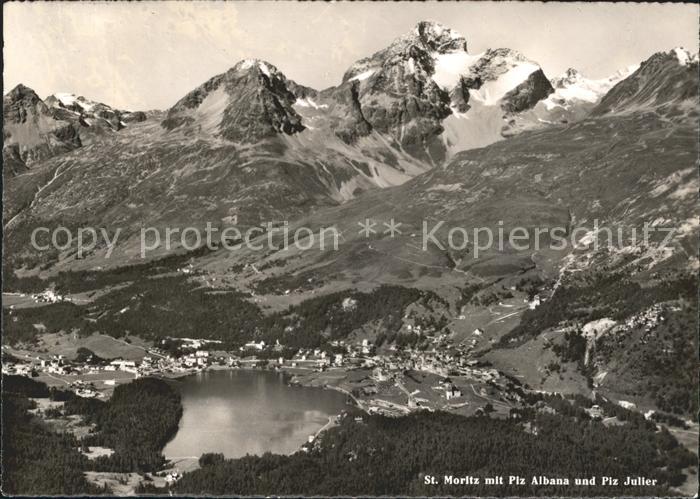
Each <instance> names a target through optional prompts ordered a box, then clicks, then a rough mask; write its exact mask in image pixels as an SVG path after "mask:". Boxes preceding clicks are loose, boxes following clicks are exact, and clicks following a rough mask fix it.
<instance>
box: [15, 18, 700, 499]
mask: <svg viewBox="0 0 700 499" xmlns="http://www.w3.org/2000/svg"><path fill="white" fill-rule="evenodd" d="M697 101H698V57H697V54H695V55H693V54H690V53H689V52H687V51H685V50H683V49H678V48H677V49H672V50H669V51H666V52H658V53H655V54H653V55H651V56H650V57H649V58H647V59H646V60H643V61H639V64H634V65H632V66H629V67H626V68H622V69H621V70H620V71H619V72H617V73H615V74H613V75H611V76H609V77H606V78H597V79H589V78H586V77H584V76H583V75H582V74H581V73H579V72H578V71H577V70H575V69H569V70H567V71H566V73H565V74H564V75H561V76H559V77H553V76H551V75H547V74H545V71H544V69H543V67H542V66H540V64H538V63H537V62H536V61H534V60H532V59H530V58H529V57H526V56H525V55H523V54H521V53H520V52H518V51H516V50H513V49H509V48H488V49H485V50H483V51H480V52H478V53H473V52H471V51H470V50H469V47H468V43H467V39H466V38H465V37H464V36H462V35H461V34H459V33H457V32H456V31H454V30H451V29H450V28H448V27H446V26H443V25H441V24H439V23H436V22H431V21H421V22H418V23H417V24H416V25H415V26H414V27H413V28H412V29H410V30H409V31H407V32H406V33H405V34H404V35H402V36H400V37H398V38H396V39H395V40H393V41H387V45H386V46H385V48H382V49H380V50H378V51H376V52H375V53H373V54H371V55H369V56H367V57H364V58H361V59H359V60H357V61H356V62H354V63H353V64H351V65H350V67H349V68H348V69H347V70H346V72H345V73H344V75H343V76H342V79H341V81H340V83H339V84H337V85H335V86H332V87H329V88H326V89H320V90H316V89H313V88H310V87H306V86H304V85H302V84H300V83H298V82H296V81H294V80H292V79H290V78H288V77H287V76H285V74H283V73H282V71H281V70H280V69H278V68H277V67H276V66H274V65H273V64H271V63H269V62H267V61H264V60H262V59H255V58H251V59H243V60H241V61H239V62H237V63H235V64H234V65H233V66H231V67H230V68H229V69H227V70H226V71H224V72H222V73H220V74H218V75H215V76H213V77H211V78H209V79H208V80H207V81H205V82H204V83H202V84H201V85H199V86H198V87H196V88H194V89H193V90H191V91H190V92H188V93H187V94H186V95H184V96H182V97H181V98H180V99H179V100H178V101H177V102H176V103H175V104H174V105H173V106H172V107H170V108H169V109H167V110H164V111H147V112H145V111H144V112H140V111H126V110H118V109H115V108H113V107H111V106H109V105H107V104H104V103H99V102H95V101H92V100H90V99H88V98H86V97H82V96H75V95H73V94H68V93H58V94H53V95H51V96H49V97H47V98H45V99H41V98H40V97H39V96H38V95H37V94H36V93H35V92H34V91H33V90H32V89H31V88H29V87H27V86H24V85H19V86H17V87H16V88H14V89H13V90H11V91H10V92H8V93H7V94H6V95H5V96H4V98H3V104H4V106H3V115H4V121H5V124H4V143H3V164H4V167H3V227H4V242H5V245H4V248H5V252H4V254H3V276H4V279H3V333H4V334H3V344H2V356H3V361H2V366H3V420H4V421H9V422H10V423H4V424H10V425H14V426H11V428H13V429H14V428H18V429H17V430H13V431H12V433H13V435H12V436H10V437H5V436H4V437H3V447H4V448H7V447H8V446H9V448H10V449H11V451H12V454H11V459H12V462H11V463H10V465H8V466H10V467H13V470H15V472H14V476H13V478H12V479H11V480H10V481H9V482H6V481H3V486H4V487H5V489H4V490H7V491H9V492H10V493H32V494H33V493H37V494H69V495H70V494H75V493H84V494H91V495H94V494H110V493H112V494H117V493H118V494H166V493H170V494H184V495H188V494H203V493H207V494H215V495H222V494H232V493H235V494H240V495H249V494H254V495H280V494H282V495H300V494H301V495H303V494H307V495H308V494H312V495H328V494H330V495H337V492H338V491H341V490H342V491H343V494H345V495H418V496H426V495H463V494H474V495H496V496H512V495H521V494H528V495H543V494H544V495H572V494H573V495H581V496H596V495H610V494H613V495H631V496H650V495H675V494H681V495H692V491H693V489H694V488H697V476H698V466H697V455H696V454H697V438H698V424H697V421H695V419H696V415H697V412H698V399H697V390H696V389H694V387H695V388H697V386H698V382H699V380H698V372H699V371H698V362H697V325H698V324H697V322H698V301H697V297H698V276H697V273H698V269H699V268H700V262H699V260H698V249H699V246H698V234H699V232H700V220H699V218H698V210H697V208H698V204H697V201H698V199H697V197H698V190H699V189H700V182H698V177H697V157H698V143H697V136H698V130H699V129H700V125H699V116H700V115H699V114H698V109H697ZM211 227H214V228H215V229H216V230H215V236H214V237H213V239H212V240H209V238H207V239H206V241H205V240H203V239H202V238H201V234H202V233H203V232H204V231H208V230H209V229H211ZM37 228H40V230H42V231H43V234H44V235H48V237H44V239H42V243H46V246H44V247H43V249H42V248H41V247H38V246H37V244H36V234H37ZM84 228H92V229H93V230H95V233H96V234H98V233H99V234H101V235H102V236H103V237H102V238H101V239H99V240H98V241H95V242H94V244H92V245H91V246H90V247H89V248H87V249H86V248H84V247H82V246H79V244H80V243H79V240H75V239H74V238H73V239H72V240H70V241H68V242H65V241H60V243H61V244H58V243H57V241H55V240H54V241H52V240H51V235H53V234H55V233H56V232H55V231H56V230H57V229H59V230H62V231H64V233H68V234H73V233H78V232H79V231H80V230H81V229H84ZM205 228H206V229H205ZM227 229H228V231H229V232H228V234H229V236H226V230H227ZM147 230H150V231H152V232H151V234H154V233H155V234H158V237H159V238H160V234H167V235H166V236H164V239H163V240H161V241H160V242H161V243H163V244H154V245H153V246H152V247H151V246H149V249H148V251H145V249H144V232H145V231H147ZM324 231H330V232H327V234H330V235H329V236H328V240H329V241H331V242H334V243H335V245H333V244H330V243H329V244H328V246H324V245H321V246H319V245H317V244H314V243H317V242H318V241H317V240H316V239H315V238H316V235H317V234H319V239H320V240H321V241H323V242H324V243H325V242H326V240H325V239H324V237H325V236H323V235H322V234H324ZM171 232H172V233H173V234H175V236H174V237H171ZM186 234H188V235H186ZM207 234H208V232H207ZM222 234H223V235H222ZM230 234H236V236H235V237H233V236H230ZM242 234H245V236H243V235H242ZM289 234H293V236H292V237H291V239H292V240H293V244H288V243H289V240H290V237H289ZM300 234H301V236H300ZM171 242H172V244H170V243H171ZM50 243H52V244H50ZM63 243H65V244H63ZM166 243H167V244H166ZM232 246H235V249H232ZM271 380H272V381H271ZM210 382H211V383H210ZM229 382H230V384H231V386H234V385H235V386H236V387H237V388H236V393H235V394H234V393H229V392H227V391H226V390H227V388H226V387H227V386H228V383H229ZM208 383H210V384H208ZM248 388H251V389H252V388H256V389H258V392H255V393H252V394H251V393H248V392H246V390H247V389H248ZM316 389H326V390H329V391H333V392H332V393H331V392H328V393H325V392H324V393H323V397H321V396H319V398H323V400H325V401H327V403H325V402H324V404H321V405H323V407H321V408H320V409H319V408H318V407H317V406H315V405H314V402H313V401H312V400H311V399H309V400H306V398H304V400H305V402H304V403H303V404H302V403H300V405H299V407H298V408H295V407H296V406H294V399H293V397H292V396H291V395H289V394H290V393H299V394H302V393H303V394H313V393H319V392H318V391H316V392H315V391H314V390H316ZM183 390H184V391H183ZM268 390H269V391H270V392H274V393H275V394H276V395H275V396H276V397H278V399H279V402H278V404H280V405H278V406H275V405H274V404H272V403H270V404H268V405H266V404H265V403H261V404H260V406H259V407H262V408H263V409H260V410H261V411H267V412H265V415H266V418H267V419H265V418H262V419H263V420H264V421H266V424H268V425H270V426H269V431H267V432H266V433H265V432H263V431H262V430H260V432H261V433H260V434H259V435H258V437H257V438H254V439H252V440H251V439H250V438H247V437H246V433H249V432H250V431H254V430H245V429H244V430H241V429H240V428H236V430H237V431H238V430H241V431H238V433H236V432H233V433H232V432H231V431H230V426H232V425H234V426H235V425H236V424H237V422H240V421H248V420H254V419H255V414H254V413H253V412H250V411H251V410H252V409H251V407H258V406H257V405H256V404H257V402H256V401H257V400H259V398H260V397H264V395H265V393H267V392H268ZM295 390H297V391H296V392H295ZM336 392H337V393H336ZM246 393H248V394H247V395H246V396H247V397H249V398H243V399H241V400H243V402H241V404H242V406H244V407H243V408H241V407H239V406H238V405H237V404H238V402H236V401H237V400H238V399H236V396H238V395H241V394H246ZM185 394H188V396H190V397H191V399H187V400H185ZM300 396H301V395H300ZM326 396H327V397H326ZM198 397H205V398H206V397H210V399H211V400H212V401H214V402H212V404H214V406H213V407H214V408H213V409H211V408H210V409H206V410H204V412H203V413H202V414H201V418H205V417H206V418H209V419H207V421H213V423H211V424H212V425H219V426H217V430H216V431H220V432H222V433H221V434H222V435H228V436H225V437H211V436H206V437H204V436H203V437H201V438H199V437H196V435H197V431H204V433H202V435H204V434H205V433H206V431H207V428H204V429H202V428H198V420H199V419H200V418H199V417H197V414H198V413H197V410H198V409H197V404H196V402H197V400H199V399H198ZM227 397H230V400H229V399H228V398H227ZM304 397H306V395H304ZM309 397H310V395H309ZM221 399H226V401H225V402H222V401H221ZM343 399H344V400H345V403H344V404H342V403H341V402H342V400H343ZM8 400H9V403H8V404H6V403H5V402H6V401H8ZM191 400H194V401H195V402H191ZM207 400H209V399H207ZM275 400H277V399H275ZM290 405H291V406H294V407H292V408H289V406H290ZM249 406H250V407H249ZM282 406H284V407H283V409H284V410H283V409H280V407H282ZM341 406H342V408H341ZM183 407H184V408H185V409H184V413H183ZM207 407H209V406H207ZM276 407H277V409H276ZM288 408H289V410H288V411H287V409H288ZM239 411H240V412H239ZM276 411H277V412H276ZM278 413H279V414H278ZM300 413H303V416H299V414H300ZM231 414H235V417H233V416H231ZM270 414H272V416H270ZM275 415H277V416H275ZM268 416H269V417H268ZM275 417H277V419H275ZM224 420H225V422H224V423H222V421H224ZM261 421H262V420H261ZM207 424H209V423H207ZM261 424H262V423H261ZM275 424H278V426H279V428H278V427H277V426H275ZM253 426H254V425H253ZM185 427H187V428H190V429H191V431H193V432H194V433H192V434H191V435H188V434H185V433H184V430H183V428H185ZM8 428H10V427H8ZM178 428H180V429H179V430H178ZM280 428H281V429H280ZM278 430H279V431H278ZM178 431H182V432H183V433H181V434H180V436H179V437H176V434H177V433H178ZM212 431H213V430H212ZM276 431H277V433H275V432H276ZM3 433H5V434H7V433H8V432H3ZM263 433H265V435H267V434H268V433H274V434H275V436H273V437H270V438H269V439H268V440H265V439H266V438H267V436H265V435H263ZM234 434H235V435H234ZM192 435H195V436H194V437H193V436H192ZM221 438H226V439H229V440H230V442H229V444H230V445H228V446H223V447H221V448H219V447H217V446H218V444H219V443H220V442H217V440H220V439H221ZM173 439H174V440H173ZM204 440H206V441H207V442H209V444H208V445H209V446H210V447H211V449H209V448H207V449H206V450H205V451H202V452H199V451H198V450H197V451H196V452H195V451H192V452H189V451H188V452H184V451H178V452H175V451H173V452H175V453H174V454H173V453H172V452H170V451H166V450H167V449H168V445H175V444H173V442H177V445H175V447H176V448H177V449H193V448H194V449H199V446H198V445H199V444H200V443H201V441H204ZM253 440H254V441H253ZM263 440H264V441H266V442H268V443H267V444H265V445H263V444H261V443H260V442H262V441H263ZM183 442H184V443H183ZM188 442H189V443H188ZM239 443H240V445H238V444H239ZM178 446H179V447H178ZM246 446H247V447H246ZM44 447H45V448H46V449H48V450H47V453H46V456H42V457H41V458H40V459H38V458H37V450H36V449H39V448H44ZM224 447H225V449H224ZM244 447H245V449H244ZM170 449H172V447H171V448H170ZM465 449H469V453H468V455H466V454H465V452H464V450H465ZM224 450H226V452H224ZM244 450H245V452H244ZM248 451H250V452H251V453H254V454H255V455H250V453H249V452H248ZM169 452H170V453H169ZM183 452H184V454H187V455H180V454H183ZM270 452H274V453H270ZM191 453H197V454H200V455H197V456H193V455H190V454H191ZM3 466H6V463H5V461H3ZM329 470H330V471H329ZM448 472H449V473H453V474H454V476H468V475H469V476H471V474H473V475H474V476H476V475H479V476H482V477H485V476H491V475H494V474H504V475H505V476H508V475H512V476H517V477H520V476H527V477H530V478H531V477H533V476H535V475H542V474H545V475H547V476H549V475H550V474H553V475H554V476H557V477H567V478H571V479H572V481H573V479H575V478H580V477H582V476H584V475H585V476H587V477H589V476H603V474H604V473H605V474H606V475H605V476H610V477H616V478H617V479H620V480H621V482H620V483H623V486H622V487H617V488H616V487H613V486H612V485H611V484H607V483H598V484H592V485H591V486H585V487H584V486H579V485H576V486H573V487H570V488H565V487H563V486H561V484H560V483H558V482H557V481H556V480H554V481H553V482H552V483H545V484H544V486H540V485H541V484H539V483H537V480H535V482H531V481H530V480H527V483H526V484H525V485H524V486H523V487H522V488H520V487H519V485H518V486H516V485H515V483H509V484H507V485H504V486H503V487H499V488H497V489H494V488H489V487H487V486H486V485H485V484H480V485H479V486H475V487H472V488H468V489H460V490H459V491H455V490H456V489H454V488H451V486H449V484H446V483H442V484H434V483H431V481H430V480H426V478H427V477H429V476H443V475H445V474H446V473H448ZM3 474H4V473H3ZM38 476H40V477H42V478H37V477H38ZM56 476H63V477H64V478H65V482H64V483H61V482H60V480H58V479H52V478H51V479H50V478H47V477H56ZM628 476H631V477H634V478H635V481H627V482H625V479H626V477H628ZM396 477H399V478H396ZM513 482H516V480H514V481H513ZM8 484H9V485H8ZM433 485H435V486H433ZM473 485H476V484H473Z"/></svg>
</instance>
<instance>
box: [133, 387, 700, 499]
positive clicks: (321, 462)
mask: <svg viewBox="0 0 700 499" xmlns="http://www.w3.org/2000/svg"><path fill="white" fill-rule="evenodd" d="M560 404H561V405H562V407H564V406H566V407H570V408H571V413H570V414H559V413H556V414H550V413H542V412H539V411H536V410H530V411H529V412H524V413H522V414H517V415H515V416H517V417H513V418H511V419H506V420H502V419H491V418H489V417H487V416H481V417H469V418H467V417H463V416H458V415H453V414H448V413H442V412H437V413H427V412H420V413H413V414H411V415H409V416H406V417H401V418H388V417H384V416H366V415H365V416H364V417H363V422H361V423H358V422H356V421H355V420H354V418H353V417H346V418H345V419H344V420H343V422H342V424H341V425H340V426H339V427H336V428H333V429H331V430H329V431H327V432H326V433H324V434H323V436H322V438H321V439H320V441H317V442H316V443H315V444H314V446H313V447H312V448H311V450H309V452H297V453H296V454H294V455H291V456H278V455H272V454H265V455H263V456H246V457H243V458H240V459H223V458H222V457H221V456H216V455H213V456H206V458H203V459H202V460H201V461H200V463H201V464H202V468H201V469H199V470H196V471H193V472H191V473H186V474H185V475H184V477H183V478H182V479H181V480H180V481H179V482H177V483H176V484H175V485H174V486H173V492H174V493H175V494H185V495H191V494H217V495H220V494H227V495H263V496H264V495H300V494H304V495H319V496H333V495H338V494H342V495H355V496H362V495H377V496H381V495H417V496H435V495H443V496H444V495H486V496H509V495H520V496H522V495H531V496H553V495H565V496H577V495H581V496H596V495H635V496H650V495H669V494H670V489H669V487H671V486H674V485H678V484H679V483H680V482H682V481H683V480H684V478H685V477H684V476H683V475H682V474H681V473H680V471H679V469H680V468H682V467H685V466H688V465H689V464H694V463H695V462H696V457H695V456H694V455H693V454H692V453H690V452H688V451H687V450H685V449H684V448H682V447H680V445H679V444H678V442H677V441H676V440H675V438H673V437H672V436H671V435H670V434H669V433H668V432H659V433H655V431H654V430H652V429H651V428H650V426H649V425H647V424H646V423H647V422H646V421H645V420H644V419H643V418H642V419H641V421H640V420H638V419H629V420H628V421H627V424H625V425H622V426H612V427H607V426H605V425H603V424H602V423H600V422H598V421H592V420H590V419H589V418H587V417H586V416H585V412H583V411H582V410H581V409H580V408H579V409H576V408H575V407H574V405H572V404H571V403H570V402H569V401H566V400H564V399H561V402H560ZM446 474H451V475H455V476H464V475H472V476H481V477H486V476H493V475H506V476H508V475H520V476H523V477H533V476H540V475H544V476H548V477H568V478H569V479H570V480H571V481H572V483H573V478H575V477H591V476H612V477H621V478H623V479H624V477H626V476H628V475H630V476H637V475H643V476H648V477H652V478H656V479H657V480H658V484H659V485H658V486H656V487H624V486H619V487H609V486H608V487H606V486H602V485H600V482H598V484H599V485H596V486H588V487H582V486H578V487H577V486H574V485H570V486H537V485H531V484H530V483H529V480H528V484H526V485H521V486H515V485H502V486H497V487H494V486H489V485H484V484H483V479H482V483H481V484H478V485H466V486H454V485H446V484H443V483H442V482H441V481H439V482H438V483H437V484H435V485H426V484H425V481H424V477H425V476H426V475H433V476H436V477H440V478H442V477H443V475H446ZM621 483H622V482H621ZM148 491H149V489H148V488H144V489H143V492H148Z"/></svg>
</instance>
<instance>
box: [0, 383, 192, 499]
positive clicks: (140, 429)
mask: <svg viewBox="0 0 700 499" xmlns="http://www.w3.org/2000/svg"><path fill="white" fill-rule="evenodd" d="M2 385H3V386H2V395H3V404H2V411H3V412H2V414H3V433H2V443H3V459H2V465H3V473H2V479H3V491H4V492H5V493H11V494H23V495H75V494H100V493H106V492H108V491H105V490H103V489H101V488H99V487H96V486H94V485H91V484H90V483H88V482H87V481H86V480H85V478H84V475H83V472H84V471H113V472H127V471H138V472H145V471H155V470H158V469H160V468H161V467H162V466H163V465H164V464H165V459H164V457H163V456H162V454H161V450H162V449H163V447H164V446H165V444H166V443H167V442H168V440H169V439H170V438H172V436H173V435H174V434H175V432H176V431H177V428H178V423H179V421H180V417H181V414H182V406H181V404H180V396H179V394H178V393H177V391H176V390H175V389H174V388H173V387H172V386H170V384H169V383H168V382H165V381H162V380H158V379H154V378H141V379H137V380H135V381H133V382H132V383H129V384H126V385H120V386H118V387H117V388H116V389H115V391H114V394H113V396H112V397H111V398H110V400H109V401H107V402H103V401H100V400H97V399H85V398H81V397H78V396H76V395H75V394H74V393H73V392H69V391H63V390H56V389H48V388H47V386H46V385H45V384H44V383H41V382H37V381H34V380H32V379H30V378H26V377H23V376H3V383H2ZM47 397H50V398H51V399H53V400H55V401H62V402H64V405H63V408H62V410H60V409H59V411H61V412H62V414H63V415H71V414H80V415H82V416H83V418H84V420H85V421H86V422H87V423H89V424H95V425H96V426H95V429H94V430H93V431H92V432H91V433H90V434H88V435H87V436H86V437H84V438H83V439H82V440H80V441H79V440H78V439H76V438H75V437H74V436H73V435H72V434H70V433H61V434H59V433H56V432H54V431H52V430H51V429H49V428H48V427H47V426H46V425H45V424H44V423H43V422H42V421H41V419H39V418H36V417H33V416H32V415H31V414H30V413H29V412H28V411H29V410H30V409H32V408H34V407H35V405H36V404H35V402H34V401H33V400H31V398H47ZM87 446H104V447H109V448H111V449H114V451H115V452H114V454H112V455H111V456H109V457H107V456H102V457H99V458H97V459H94V460H90V459H88V458H87V457H86V456H85V455H84V454H82V453H81V452H80V450H81V449H82V448H84V447H87Z"/></svg>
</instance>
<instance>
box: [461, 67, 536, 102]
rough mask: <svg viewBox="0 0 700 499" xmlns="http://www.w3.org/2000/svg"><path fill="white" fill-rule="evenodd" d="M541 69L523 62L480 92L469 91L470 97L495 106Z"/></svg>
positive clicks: (487, 83)
mask: <svg viewBox="0 0 700 499" xmlns="http://www.w3.org/2000/svg"><path fill="white" fill-rule="evenodd" d="M539 69H540V67H539V66H538V65H537V64H533V63H531V62H521V63H519V64H517V65H515V66H513V67H512V68H511V69H509V70H508V71H506V72H505V73H504V74H502V75H501V76H499V77H498V78H497V79H495V80H490V81H487V82H486V83H485V84H484V85H482V86H481V88H480V89H479V90H474V89H471V90H469V93H470V96H471V97H473V98H474V99H477V100H479V101H480V102H482V103H483V104H484V105H486V106H493V105H496V104H498V102H499V101H500V100H501V99H502V98H503V96H504V95H506V94H507V93H508V92H510V91H511V90H513V89H514V88H516V87H517V86H518V85H520V84H521V83H523V82H524V81H525V80H527V78H528V77H529V76H530V75H531V74H532V73H534V72H535V71H539Z"/></svg>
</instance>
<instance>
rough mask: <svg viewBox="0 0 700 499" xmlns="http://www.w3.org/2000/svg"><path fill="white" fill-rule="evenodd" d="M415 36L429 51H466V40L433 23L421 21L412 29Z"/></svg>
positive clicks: (452, 31) (454, 32)
mask: <svg viewBox="0 0 700 499" xmlns="http://www.w3.org/2000/svg"><path fill="white" fill-rule="evenodd" d="M414 33H415V36H416V37H417V38H418V40H420V42H421V43H422V44H423V45H424V46H425V47H426V48H428V49H429V50H432V51H436V52H449V51H452V50H463V51H464V52H466V51H467V40H466V39H465V38H464V37H463V36H462V35H461V34H459V33H458V32H456V31H454V30H452V29H450V28H448V27H446V26H443V25H442V24H440V23H437V22H434V21H421V22H419V23H418V24H417V25H416V27H415V29H414Z"/></svg>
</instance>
